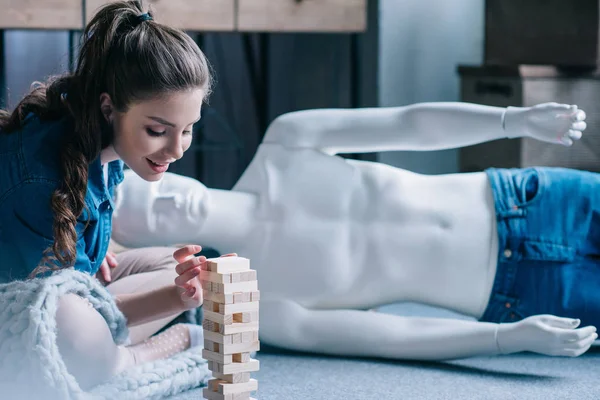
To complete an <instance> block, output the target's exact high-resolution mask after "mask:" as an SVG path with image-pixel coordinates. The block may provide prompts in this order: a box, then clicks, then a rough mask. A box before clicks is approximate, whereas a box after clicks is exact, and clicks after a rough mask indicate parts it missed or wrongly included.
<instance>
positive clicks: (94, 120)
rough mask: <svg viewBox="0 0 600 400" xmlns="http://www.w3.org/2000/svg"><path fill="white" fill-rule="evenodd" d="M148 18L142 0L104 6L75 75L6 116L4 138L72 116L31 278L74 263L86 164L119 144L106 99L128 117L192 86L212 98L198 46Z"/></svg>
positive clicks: (38, 90) (0, 126)
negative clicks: (36, 123) (135, 106)
mask: <svg viewBox="0 0 600 400" xmlns="http://www.w3.org/2000/svg"><path fill="white" fill-rule="evenodd" d="M143 14H144V8H143V4H142V1H141V0H131V1H119V2H112V3H109V4H107V5H105V6H103V7H102V8H101V9H100V10H99V11H98V12H97V13H96V15H95V16H94V18H93V19H92V20H91V21H90V22H89V24H88V25H87V26H86V28H85V30H84V32H83V36H82V43H81V48H80V53H79V56H78V59H77V66H76V68H75V71H74V72H73V73H72V74H67V75H64V76H60V77H58V78H53V79H50V80H49V81H48V82H47V83H46V84H43V85H39V86H38V87H35V88H34V89H32V91H31V92H30V93H29V94H28V95H26V96H25V98H23V100H21V102H20V103H19V104H18V105H17V107H16V108H15V110H14V111H13V112H12V113H8V112H6V111H2V110H0V131H1V132H2V133H5V134H8V133H11V132H15V131H18V130H20V128H21V127H22V125H23V121H24V119H25V117H26V116H27V115H28V114H29V113H31V112H33V113H35V114H36V115H37V116H38V117H39V118H40V120H54V119H59V118H64V117H67V118H70V119H71V120H72V121H73V126H74V129H73V130H72V131H70V132H65V136H64V144H63V146H62V147H61V148H62V151H61V154H60V159H61V168H62V177H63V178H62V182H61V184H60V185H59V187H58V188H57V189H56V190H55V191H54V193H53V195H52V200H51V208H52V211H53V214H54V221H53V234H54V242H53V245H52V247H51V248H49V249H47V250H46V252H45V256H44V259H43V260H42V263H41V264H40V266H39V267H38V268H37V269H36V271H34V273H32V275H35V274H37V273H40V272H43V271H47V270H49V269H50V270H55V269H60V268H66V267H69V266H72V265H73V263H74V261H75V257H76V252H77V250H76V243H77V232H76V229H75V228H76V224H77V218H78V217H79V216H80V215H81V213H82V212H83V210H84V201H85V195H86V191H87V180H88V165H89V164H90V163H91V162H92V161H94V160H95V159H96V158H97V157H99V156H100V151H101V150H102V149H103V148H105V147H107V146H108V145H110V144H111V142H112V140H113V137H112V129H111V127H110V126H109V125H108V123H107V122H106V120H105V119H104V117H103V116H102V113H101V111H100V95H101V93H104V92H106V93H108V94H109V95H110V97H111V100H112V103H113V105H114V107H115V109H116V110H117V111H119V112H125V111H127V109H128V107H129V106H130V105H131V104H132V103H133V102H136V101H143V100H147V99H150V98H153V97H156V96H158V95H160V94H164V93H169V92H175V91H181V90H188V89H194V88H202V89H204V91H205V93H206V94H207V95H208V93H209V92H210V88H211V74H210V68H209V65H208V62H207V60H206V58H205V56H204V54H203V53H202V51H201V50H200V49H199V48H198V46H197V45H196V43H195V42H194V41H193V40H192V39H191V38H190V37H189V36H188V35H187V34H185V33H184V32H182V31H180V30H176V29H173V28H170V27H168V26H165V25H161V24H159V23H157V22H154V21H153V20H149V18H144V17H143V16H142V15H143ZM140 16H142V17H140ZM148 16H152V12H151V11H149V12H148ZM51 259H52V260H55V261H57V262H58V263H59V266H60V267H58V268H57V266H56V264H55V263H54V262H53V263H51V264H50V266H49V265H48V264H49V263H48V261H49V260H51ZM44 264H45V265H44Z"/></svg>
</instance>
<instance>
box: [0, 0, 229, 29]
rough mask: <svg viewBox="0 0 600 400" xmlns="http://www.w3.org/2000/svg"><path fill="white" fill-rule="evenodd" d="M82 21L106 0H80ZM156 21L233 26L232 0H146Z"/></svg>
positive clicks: (197, 26) (192, 26)
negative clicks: (83, 2) (83, 8)
mask: <svg viewBox="0 0 600 400" xmlns="http://www.w3.org/2000/svg"><path fill="white" fill-rule="evenodd" d="M0 1H1V0H0ZM84 1H85V3H86V6H85V10H86V22H87V21H89V20H90V19H91V17H92V16H93V15H94V13H95V12H96V11H97V10H98V8H99V7H100V6H102V5H103V4H106V3H108V2H109V1H110V0H108V1H107V0H84ZM146 4H149V5H150V7H151V9H153V10H154V12H155V17H156V21H158V22H160V23H164V24H165V25H169V26H173V27H175V28H179V29H184V30H190V31H232V30H234V29H235V17H234V13H235V0H149V1H147V2H146Z"/></svg>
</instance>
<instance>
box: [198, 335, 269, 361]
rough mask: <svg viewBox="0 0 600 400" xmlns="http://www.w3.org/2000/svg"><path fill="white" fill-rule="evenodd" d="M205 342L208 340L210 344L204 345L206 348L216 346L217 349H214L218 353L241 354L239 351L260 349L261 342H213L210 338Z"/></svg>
mask: <svg viewBox="0 0 600 400" xmlns="http://www.w3.org/2000/svg"><path fill="white" fill-rule="evenodd" d="M205 342H208V345H209V346H206V344H205V346H204V347H205V348H208V349H209V350H210V349H211V348H216V349H217V350H213V351H214V352H216V353H220V354H239V353H248V354H250V352H252V351H259V350H260V342H251V343H233V344H220V343H214V342H211V341H210V340H205ZM217 346H218V347H217ZM240 362H241V361H240ZM244 362H245V361H244Z"/></svg>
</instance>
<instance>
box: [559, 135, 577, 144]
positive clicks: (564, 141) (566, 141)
mask: <svg viewBox="0 0 600 400" xmlns="http://www.w3.org/2000/svg"><path fill="white" fill-rule="evenodd" d="M558 142H559V143H560V144H562V145H563V146H567V147H569V146H572V145H573V139H571V138H570V137H564V136H560V137H559V138H558Z"/></svg>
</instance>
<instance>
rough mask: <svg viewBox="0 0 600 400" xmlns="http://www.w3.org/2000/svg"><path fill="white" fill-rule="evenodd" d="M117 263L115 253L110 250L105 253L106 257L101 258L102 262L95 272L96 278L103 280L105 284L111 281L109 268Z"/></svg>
mask: <svg viewBox="0 0 600 400" xmlns="http://www.w3.org/2000/svg"><path fill="white" fill-rule="evenodd" d="M117 265H119V263H118V262H117V255H116V254H115V253H113V252H112V251H109V252H107V253H106V257H104V260H102V264H101V265H100V269H99V270H98V272H96V278H97V279H98V280H104V283H105V284H108V283H110V282H111V281H112V277H111V276H110V269H111V268H116V267H117Z"/></svg>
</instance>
